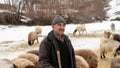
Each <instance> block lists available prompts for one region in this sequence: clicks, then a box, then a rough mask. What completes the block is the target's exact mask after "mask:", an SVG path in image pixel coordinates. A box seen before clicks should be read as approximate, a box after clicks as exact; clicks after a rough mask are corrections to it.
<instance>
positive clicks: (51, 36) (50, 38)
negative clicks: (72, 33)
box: [47, 30, 68, 41]
mask: <svg viewBox="0 0 120 68" xmlns="http://www.w3.org/2000/svg"><path fill="white" fill-rule="evenodd" d="M47 37H48V39H49V40H51V41H53V40H55V39H58V38H57V37H56V36H55V35H54V33H53V30H52V31H50V32H49V33H48V36H47ZM63 38H64V39H67V38H68V37H67V36H66V35H65V34H63Z"/></svg>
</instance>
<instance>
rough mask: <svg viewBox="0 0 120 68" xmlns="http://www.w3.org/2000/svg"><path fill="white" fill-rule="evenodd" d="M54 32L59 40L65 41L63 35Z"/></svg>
mask: <svg viewBox="0 0 120 68" xmlns="http://www.w3.org/2000/svg"><path fill="white" fill-rule="evenodd" d="M53 33H54V35H55V37H56V38H57V39H58V40H60V41H64V37H63V35H58V34H56V33H55V32H53Z"/></svg>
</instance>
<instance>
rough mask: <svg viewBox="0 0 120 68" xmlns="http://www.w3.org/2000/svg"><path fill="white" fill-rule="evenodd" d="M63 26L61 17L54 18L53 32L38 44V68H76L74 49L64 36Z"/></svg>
mask: <svg viewBox="0 0 120 68" xmlns="http://www.w3.org/2000/svg"><path fill="white" fill-rule="evenodd" d="M65 25H66V22H65V20H64V18H63V17H61V16H59V15H57V16H55V18H54V19H53V21H52V28H53V30H52V31H51V32H49V33H48V36H47V37H46V38H45V39H44V40H43V41H42V42H41V44H40V48H39V64H40V68H76V62H75V55H74V49H73V47H72V44H71V41H70V40H69V38H68V37H67V36H66V35H64V30H65Z"/></svg>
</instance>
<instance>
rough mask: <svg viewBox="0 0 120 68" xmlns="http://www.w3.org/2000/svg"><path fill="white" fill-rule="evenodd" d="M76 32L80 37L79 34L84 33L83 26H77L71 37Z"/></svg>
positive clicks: (84, 28)
mask: <svg viewBox="0 0 120 68" xmlns="http://www.w3.org/2000/svg"><path fill="white" fill-rule="evenodd" d="M77 31H78V32H79V35H80V32H82V34H83V33H84V32H86V27H85V24H82V25H80V26H77V27H76V29H75V30H74V32H73V35H75V33H76V32H77Z"/></svg>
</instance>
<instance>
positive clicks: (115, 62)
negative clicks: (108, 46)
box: [110, 56, 120, 68]
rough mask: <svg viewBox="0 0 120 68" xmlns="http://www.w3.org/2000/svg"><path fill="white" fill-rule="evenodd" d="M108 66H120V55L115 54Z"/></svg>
mask: <svg viewBox="0 0 120 68" xmlns="http://www.w3.org/2000/svg"><path fill="white" fill-rule="evenodd" d="M110 68H120V56H117V57H115V58H113V59H112V60H111V64H110Z"/></svg>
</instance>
